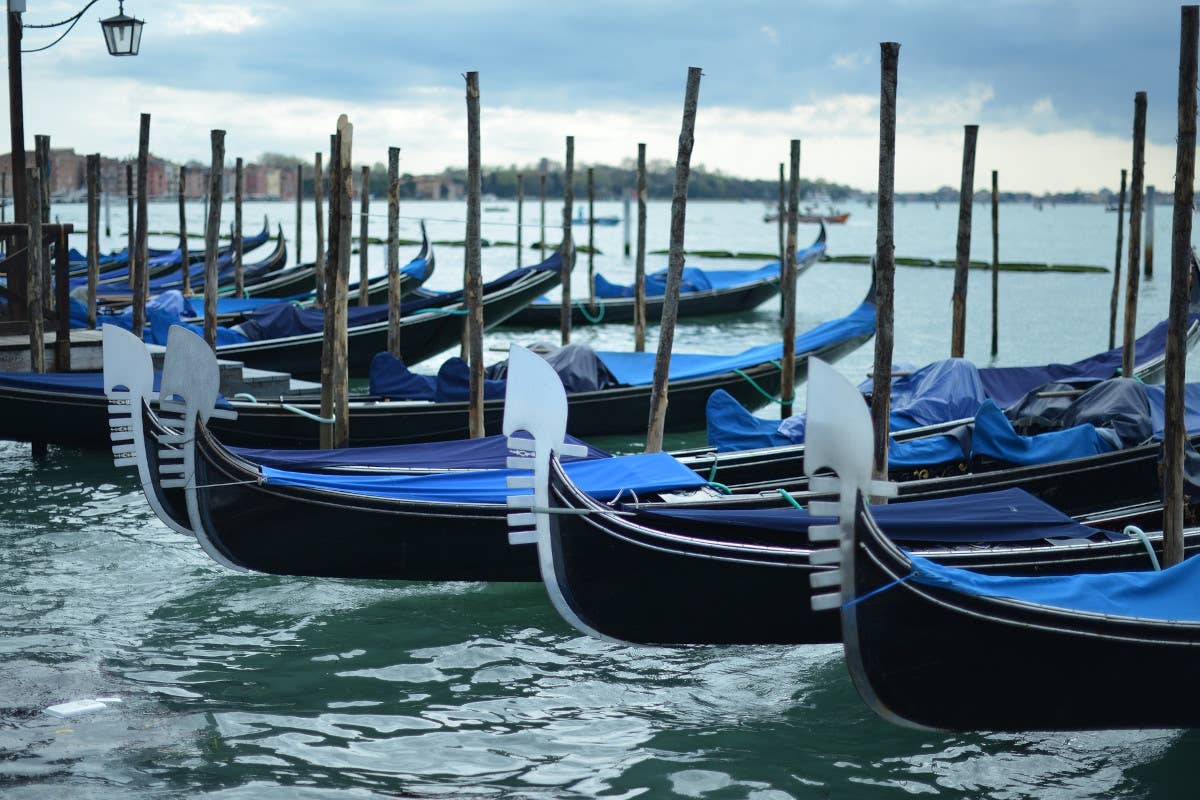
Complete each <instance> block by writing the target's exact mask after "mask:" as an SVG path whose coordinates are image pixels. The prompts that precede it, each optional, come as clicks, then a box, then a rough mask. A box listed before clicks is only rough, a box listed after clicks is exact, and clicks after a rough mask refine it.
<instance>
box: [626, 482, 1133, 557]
mask: <svg viewBox="0 0 1200 800" xmlns="http://www.w3.org/2000/svg"><path fill="white" fill-rule="evenodd" d="M871 514H872V515H873V516H874V517H875V520H876V521H877V522H878V523H879V527H880V528H881V529H882V530H883V532H884V533H886V534H887V535H888V536H889V537H891V538H892V539H895V540H896V541H901V542H922V543H929V544H935V543H936V544H947V545H949V544H985V543H998V542H1029V541H1040V540H1043V539H1088V538H1091V537H1093V536H1096V535H1100V536H1103V537H1105V538H1109V539H1113V540H1117V539H1125V538H1127V537H1125V536H1124V535H1123V534H1113V533H1110V532H1108V531H1100V530H1097V529H1095V528H1089V527H1088V526H1086V525H1081V524H1079V523H1078V522H1076V521H1075V520H1073V519H1071V518H1070V517H1069V516H1067V515H1066V514H1064V513H1062V512H1061V511H1059V510H1058V509H1056V508H1054V507H1053V506H1051V505H1048V504H1046V503H1044V502H1042V501H1041V500H1039V499H1037V498H1036V497H1034V496H1033V495H1031V494H1029V493H1028V492H1026V491H1025V490H1024V489H1001V490H1000V491H996V492H984V493H981V494H971V495H963V496H959V497H940V498H936V499H933V500H914V501H911V502H901V503H889V504H887V505H881V506H871ZM638 516H639V517H643V516H644V517H646V518H648V519H658V520H664V521H666V520H672V519H678V520H683V521H687V522H698V523H711V524H714V525H732V526H739V527H745V528H757V529H760V530H769V531H775V532H794V533H797V534H801V535H804V534H807V533H808V527H809V526H810V525H831V524H834V523H836V520H835V519H834V518H833V517H814V516H812V515H811V514H809V513H808V512H807V511H801V510H800V509H798V508H770V509H765V508H758V509H751V510H747V511H729V510H720V509H686V508H680V509H676V508H672V509H670V510H661V511H660V510H646V509H641V510H639V511H638ZM658 527H665V526H661V525H659V526H658Z"/></svg>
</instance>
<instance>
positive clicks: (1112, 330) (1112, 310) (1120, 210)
mask: <svg viewBox="0 0 1200 800" xmlns="http://www.w3.org/2000/svg"><path fill="white" fill-rule="evenodd" d="M1127 175H1128V172H1127V170H1121V195H1120V199H1119V200H1118V201H1117V258H1116V263H1115V264H1114V265H1113V288H1112V299H1111V300H1109V309H1108V349H1109V350H1112V349H1113V348H1114V347H1116V346H1117V298H1118V297H1120V295H1121V254H1122V248H1123V245H1124V237H1125V178H1126V176H1127Z"/></svg>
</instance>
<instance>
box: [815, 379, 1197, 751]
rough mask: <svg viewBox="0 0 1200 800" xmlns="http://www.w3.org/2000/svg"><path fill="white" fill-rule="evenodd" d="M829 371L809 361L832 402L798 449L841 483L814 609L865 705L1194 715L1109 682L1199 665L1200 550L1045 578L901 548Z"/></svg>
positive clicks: (1011, 716) (980, 715)
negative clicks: (994, 571)
mask: <svg viewBox="0 0 1200 800" xmlns="http://www.w3.org/2000/svg"><path fill="white" fill-rule="evenodd" d="M838 381H841V379H840V378H838V377H837V376H836V374H834V373H833V372H832V370H830V371H829V374H828V375H826V374H824V371H823V370H821V369H820V368H817V369H814V371H813V379H812V381H811V382H810V384H809V385H810V397H811V396H812V393H813V392H816V391H820V392H822V393H823V394H824V395H825V397H824V398H823V400H822V402H826V403H828V405H829V408H830V413H829V419H828V420H827V422H826V423H825V424H823V426H822V431H821V433H820V434H819V435H820V437H821V438H822V442H821V443H820V444H818V443H817V442H815V441H813V440H812V439H810V451H812V452H811V453H810V458H812V459H817V458H818V455H819V456H820V462H819V463H821V464H825V465H828V466H831V467H833V468H834V469H835V472H836V474H837V477H836V478H834V479H831V480H832V482H833V483H835V484H837V486H838V491H839V500H838V503H837V504H836V505H837V508H838V512H837V522H836V524H834V525H831V526H829V528H828V540H830V541H832V542H833V543H834V546H833V547H828V548H824V549H821V550H817V551H814V553H813V558H812V561H813V562H814V567H813V568H814V570H819V571H821V572H822V573H823V577H822V579H821V580H820V582H819V587H820V589H823V590H827V591H822V592H821V593H820V594H818V595H816V596H815V597H814V598H813V607H815V608H817V609H820V610H821V611H831V612H835V613H838V615H839V617H840V621H841V632H842V637H843V642H844V645H843V646H844V650H845V655H846V665H847V667H848V669H849V672H850V675H851V677H852V679H853V681H854V685H855V687H856V688H857V690H858V692H859V695H860V696H861V697H862V698H863V700H864V701H865V702H866V704H867V705H868V706H869V707H870V708H872V709H873V710H874V711H875V712H876V713H878V714H879V715H880V716H882V717H883V718H884V719H887V720H890V721H893V722H897V723H902V724H905V725H909V726H914V727H920V728H926V729H954V730H990V731H1026V730H1038V731H1041V730H1087V729H1115V728H1136V729H1142V728H1179V727H1194V726H1196V725H1198V724H1200V695H1197V694H1196V693H1194V692H1190V691H1182V692H1176V693H1174V694H1173V695H1172V696H1171V697H1170V698H1167V699H1166V700H1162V699H1161V698H1158V697H1157V696H1150V695H1147V694H1146V693H1144V692H1138V691H1129V690H1128V689H1129V687H1125V690H1124V691H1121V690H1116V689H1115V687H1114V683H1113V681H1114V678H1115V676H1129V675H1152V676H1153V679H1154V680H1155V681H1156V682H1157V684H1160V685H1166V686H1186V685H1188V683H1189V682H1190V680H1191V679H1192V677H1193V676H1194V674H1195V671H1196V668H1197V666H1200V605H1198V604H1197V597H1200V595H1198V594H1197V592H1196V588H1195V587H1196V586H1197V582H1200V574H1197V571H1198V570H1200V559H1197V558H1196V557H1195V556H1192V557H1191V558H1189V559H1187V560H1185V561H1184V562H1183V563H1181V564H1178V565H1176V566H1174V567H1171V568H1169V569H1167V570H1163V571H1162V572H1151V573H1145V572H1138V573H1130V572H1116V573H1108V574H1069V575H1067V576H1064V577H1054V576H1045V575H1038V576H1030V575H1022V574H1016V572H1017V571H1015V570H1005V571H1004V574H1000V575H985V574H980V573H978V572H975V571H972V570H966V569H956V568H952V567H947V566H944V565H939V564H937V563H934V562H931V561H929V560H927V559H925V558H922V557H919V556H917V555H915V554H913V553H910V552H907V551H905V550H903V549H901V548H900V547H898V546H897V545H896V544H895V543H893V542H892V541H891V540H890V539H889V538H888V537H887V536H885V535H884V534H883V533H882V532H881V531H880V526H879V525H878V524H877V522H876V520H875V519H874V516H873V514H872V512H871V510H870V509H869V508H868V507H867V506H866V504H865V503H864V501H863V496H864V494H866V493H869V492H873V491H875V488H874V487H872V486H870V485H868V484H869V481H866V480H864V478H865V477H866V476H867V475H868V474H869V470H870V459H871V451H870V445H871V442H870V435H871V431H870V422H869V419H868V418H867V415H866V413H865V411H863V410H861V409H852V408H851V405H848V404H846V403H845V399H846V398H847V397H848V396H850V395H851V393H852V392H853V388H852V387H851V386H850V385H849V384H848V383H846V382H845V381H841V383H838ZM826 382H828V383H829V384H830V386H829V387H825V386H824V385H823V384H824V383H826ZM851 410H852V411H853V412H854V413H852V414H848V413H846V412H847V411H851ZM848 440H850V441H852V442H853V444H852V445H850V446H849V447H848V446H847V443H848ZM818 450H819V451H820V453H819V454H818V452H817V451H818ZM1080 547H1081V546H1074V548H1073V549H1076V550H1078V549H1079V548H1080ZM1054 549H1055V550H1056V551H1057V550H1060V549H1061V550H1062V551H1063V552H1067V551H1069V550H1070V549H1072V547H1064V548H1054ZM1046 559H1047V560H1049V558H1048V557H1046ZM830 565H835V566H836V568H835V569H830ZM814 583H817V582H816V581H815V580H814Z"/></svg>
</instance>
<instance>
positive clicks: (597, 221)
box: [573, 208, 621, 225]
mask: <svg viewBox="0 0 1200 800" xmlns="http://www.w3.org/2000/svg"><path fill="white" fill-rule="evenodd" d="M573 222H574V223H575V224H576V225H587V224H588V221H587V220H586V219H584V218H583V209H582V208H579V209H576V212H575V219H574V220H573ZM620 222H621V218H620V217H593V218H592V224H593V225H617V224H619V223H620Z"/></svg>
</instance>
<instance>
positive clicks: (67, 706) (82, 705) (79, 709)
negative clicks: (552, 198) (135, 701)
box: [46, 697, 121, 719]
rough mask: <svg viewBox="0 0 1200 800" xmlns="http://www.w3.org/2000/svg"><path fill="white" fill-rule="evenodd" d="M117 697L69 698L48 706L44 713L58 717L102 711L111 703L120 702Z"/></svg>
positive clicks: (64, 717) (63, 717) (65, 717)
mask: <svg viewBox="0 0 1200 800" xmlns="http://www.w3.org/2000/svg"><path fill="white" fill-rule="evenodd" d="M120 702H121V698H119V697H95V698H92V699H90V700H71V701H69V702H66V703H56V704H55V705H52V706H48V707H47V708H46V713H47V714H49V715H50V716H52V717H58V718H59V719H67V718H68V717H78V716H79V715H80V714H90V713H92V712H93V711H104V710H106V709H107V708H108V706H109V705H111V704H113V703H120Z"/></svg>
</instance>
